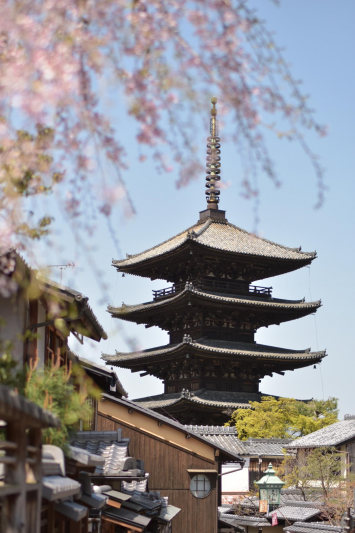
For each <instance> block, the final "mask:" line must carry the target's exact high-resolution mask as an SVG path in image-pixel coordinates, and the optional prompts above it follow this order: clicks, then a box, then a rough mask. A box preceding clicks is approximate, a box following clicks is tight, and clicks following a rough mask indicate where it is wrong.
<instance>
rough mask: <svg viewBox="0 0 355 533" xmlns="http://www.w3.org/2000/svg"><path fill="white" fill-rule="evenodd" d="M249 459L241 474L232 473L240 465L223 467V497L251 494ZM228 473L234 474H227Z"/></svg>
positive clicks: (232, 464) (225, 465) (233, 464)
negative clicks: (244, 493)
mask: <svg viewBox="0 0 355 533" xmlns="http://www.w3.org/2000/svg"><path fill="white" fill-rule="evenodd" d="M249 462H250V460H249V458H247V459H246V460H245V464H244V466H243V469H242V470H240V472H232V471H233V470H235V469H236V468H238V465H236V464H235V463H226V464H224V465H222V474H223V475H222V496H224V495H227V494H230V495H233V494H239V493H241V492H242V493H243V492H249ZM227 472H232V473H231V474H227Z"/></svg>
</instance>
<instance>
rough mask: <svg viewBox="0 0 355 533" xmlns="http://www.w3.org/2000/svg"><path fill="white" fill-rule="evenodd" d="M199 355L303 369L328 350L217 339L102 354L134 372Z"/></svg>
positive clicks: (203, 357) (201, 357) (113, 363)
mask: <svg viewBox="0 0 355 533" xmlns="http://www.w3.org/2000/svg"><path fill="white" fill-rule="evenodd" d="M187 354H189V356H190V357H191V356H192V355H193V356H197V357H199V358H200V359H213V360H215V359H216V358H217V359H218V360H227V361H230V363H231V364H232V363H233V362H234V361H248V362H250V363H252V362H253V363H254V362H267V363H268V364H269V363H275V367H277V368H281V367H282V369H284V370H287V369H290V368H292V369H293V368H302V367H305V366H308V365H311V364H315V363H319V362H320V361H321V360H322V359H323V357H325V356H326V352H325V350H324V351H319V352H311V351H310V349H307V350H288V349H285V348H276V347H274V346H266V345H263V344H253V343H243V342H233V341H225V340H214V339H198V340H196V341H192V340H184V342H181V343H177V344H167V345H165V346H160V347H158V348H151V349H149V350H143V351H139V352H131V353H119V352H117V351H116V355H105V354H104V355H102V359H104V361H106V363H107V364H111V365H115V366H119V367H121V368H130V369H131V370H134V371H140V370H146V368H147V365H149V366H150V367H151V366H152V365H154V364H158V365H159V364H161V363H163V362H164V363H166V362H168V361H169V360H171V361H177V360H179V359H181V360H185V358H186V355H187Z"/></svg>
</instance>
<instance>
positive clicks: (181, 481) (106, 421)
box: [98, 414, 219, 533]
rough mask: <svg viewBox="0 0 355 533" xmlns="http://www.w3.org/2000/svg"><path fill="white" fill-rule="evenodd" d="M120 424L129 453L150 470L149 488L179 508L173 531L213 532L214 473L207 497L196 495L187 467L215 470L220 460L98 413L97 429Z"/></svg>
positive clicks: (215, 504) (114, 427)
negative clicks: (164, 440) (198, 454)
mask: <svg viewBox="0 0 355 533" xmlns="http://www.w3.org/2000/svg"><path fill="white" fill-rule="evenodd" d="M119 427H120V428H122V431H123V434H124V436H125V437H128V438H130V439H131V440H130V444H129V451H130V454H131V455H132V456H133V457H141V458H142V459H143V460H144V464H145V470H146V472H149V481H148V484H149V490H152V491H160V494H161V496H168V498H169V503H171V504H172V505H175V506H176V507H180V508H181V511H180V513H179V514H178V515H177V516H176V517H175V518H174V523H173V531H174V533H196V531H203V533H216V532H217V507H218V486H217V485H218V483H217V475H216V474H211V482H212V487H213V488H212V490H211V492H210V494H209V495H208V496H207V497H206V498H203V499H198V498H195V497H194V496H193V495H192V493H191V491H190V481H191V477H192V476H191V474H189V473H188V470H206V471H208V470H210V471H211V470H215V471H216V473H217V472H218V468H219V463H218V462H217V461H216V460H214V461H211V460H206V459H202V458H201V457H198V456H197V454H194V453H191V452H190V451H188V450H186V451H184V450H182V449H181V448H178V447H176V446H174V445H173V444H171V443H169V442H163V441H161V440H158V439H157V438H156V437H154V436H150V435H148V434H147V433H145V432H142V431H140V430H139V429H138V428H134V427H130V426H128V425H126V424H124V423H122V422H119V423H118V422H116V421H115V420H114V419H113V418H111V417H109V416H107V415H106V416H104V415H102V414H99V416H98V431H114V430H116V429H118V428H119ZM213 482H214V483H213Z"/></svg>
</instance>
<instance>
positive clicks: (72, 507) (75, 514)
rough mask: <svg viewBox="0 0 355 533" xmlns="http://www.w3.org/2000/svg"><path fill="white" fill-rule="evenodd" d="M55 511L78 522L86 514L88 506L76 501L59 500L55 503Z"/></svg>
mask: <svg viewBox="0 0 355 533" xmlns="http://www.w3.org/2000/svg"><path fill="white" fill-rule="evenodd" d="M55 510H56V512H57V513H60V514H62V515H63V516H66V517H67V518H70V520H74V522H80V520H82V519H83V518H85V516H86V515H87V514H88V508H87V507H84V505H80V504H79V503H78V502H60V503H57V504H56V505H55Z"/></svg>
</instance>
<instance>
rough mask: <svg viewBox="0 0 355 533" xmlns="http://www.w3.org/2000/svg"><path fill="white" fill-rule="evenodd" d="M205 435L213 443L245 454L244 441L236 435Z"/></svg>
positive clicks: (232, 451)
mask: <svg viewBox="0 0 355 533" xmlns="http://www.w3.org/2000/svg"><path fill="white" fill-rule="evenodd" d="M204 437H205V438H206V439H207V440H209V441H211V442H212V443H213V444H218V445H219V446H221V447H223V448H225V449H226V450H229V451H230V452H231V453H237V454H239V455H242V456H245V455H246V454H245V448H244V443H243V442H242V441H241V440H239V439H238V437H237V436H236V435H204Z"/></svg>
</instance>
